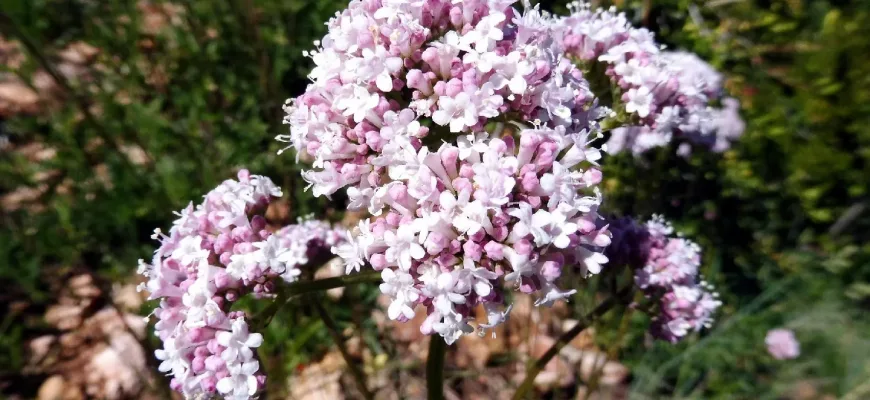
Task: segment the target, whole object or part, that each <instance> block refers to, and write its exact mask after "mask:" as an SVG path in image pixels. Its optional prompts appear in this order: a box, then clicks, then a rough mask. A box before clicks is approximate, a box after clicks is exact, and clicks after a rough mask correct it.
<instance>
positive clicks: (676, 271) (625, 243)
mask: <svg viewBox="0 0 870 400" xmlns="http://www.w3.org/2000/svg"><path fill="white" fill-rule="evenodd" d="M610 230H611V231H612V232H613V245H612V246H611V247H609V248H608V249H607V253H606V254H607V256H608V257H610V258H611V259H612V260H613V262H617V261H618V262H623V263H625V265H628V266H630V267H632V268H634V269H635V283H636V284H637V286H638V287H639V288H640V289H641V290H643V291H644V292H645V293H646V294H647V295H648V296H649V297H650V298H656V299H658V307H657V310H656V311H655V315H654V323H653V326H652V328H651V331H652V333H653V335H655V336H656V337H658V338H660V339H663V340H667V341H669V342H672V343H674V342H677V341H679V340H680V339H682V338H683V337H685V336H686V335H687V334H688V333H689V332H692V331H698V330H700V329H701V328H703V327H706V326H709V325H710V324H711V323H712V321H713V319H712V315H713V313H714V312H715V311H716V309H717V308H719V306H720V305H721V302H720V301H719V300H718V294H717V293H715V292H713V291H712V287H711V286H710V285H709V284H708V283H706V282H704V281H703V280H701V279H700V274H699V271H698V269H699V267H700V264H701V254H700V253H701V248H700V247H699V246H698V245H697V244H695V243H693V242H692V241H690V240H688V239H685V238H682V237H674V229H673V227H672V226H671V225H670V223H668V222H667V221H665V220H664V219H663V218H662V217H659V216H656V217H653V218H652V219H651V220H650V221H649V222H647V223H646V224H644V225H639V224H637V223H636V222H634V221H633V220H631V219H629V218H623V219H619V220H616V221H613V222H611V224H610Z"/></svg>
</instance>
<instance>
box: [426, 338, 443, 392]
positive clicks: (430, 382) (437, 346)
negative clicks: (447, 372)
mask: <svg viewBox="0 0 870 400" xmlns="http://www.w3.org/2000/svg"><path fill="white" fill-rule="evenodd" d="M446 353H447V343H445V342H444V339H442V338H441V336H438V335H432V336H430V337H429V358H428V359H427V360H426V389H427V390H426V392H427V398H428V399H429V400H443V399H444V355H445V354H446Z"/></svg>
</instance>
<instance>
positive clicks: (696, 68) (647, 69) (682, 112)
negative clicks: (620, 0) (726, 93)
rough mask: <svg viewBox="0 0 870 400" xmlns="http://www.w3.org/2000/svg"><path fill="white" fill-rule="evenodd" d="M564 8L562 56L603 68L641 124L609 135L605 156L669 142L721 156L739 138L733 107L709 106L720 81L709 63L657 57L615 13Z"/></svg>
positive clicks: (648, 39) (647, 40) (649, 40)
mask: <svg viewBox="0 0 870 400" xmlns="http://www.w3.org/2000/svg"><path fill="white" fill-rule="evenodd" d="M569 7H570V8H571V10H572V13H571V15H569V16H567V17H565V18H563V19H562V21H561V22H562V24H563V25H564V27H565V29H566V30H567V32H566V33H565V36H564V42H565V47H566V50H567V52H568V54H569V55H570V56H572V57H574V58H575V59H576V60H578V62H579V63H581V64H583V63H590V62H592V63H597V62H601V63H603V64H604V66H605V69H606V74H607V75H608V76H609V77H610V81H611V82H612V83H613V84H614V85H615V86H616V88H617V90H618V93H617V94H619V95H620V99H621V100H622V101H623V104H624V109H625V112H627V113H628V114H630V115H632V116H634V117H635V118H636V119H637V121H638V122H639V124H637V125H635V126H624V127H618V128H616V129H614V130H613V131H612V136H611V139H610V140H609V141H608V143H607V150H608V151H609V152H611V153H618V152H620V151H623V150H630V151H632V152H633V153H634V154H640V153H642V152H644V151H646V150H649V149H651V148H654V147H660V146H666V145H667V144H668V143H670V142H671V140H674V139H681V140H686V141H688V142H690V143H694V144H698V145H704V146H707V147H709V148H711V149H713V150H715V151H723V150H725V149H727V148H728V147H729V145H730V140H732V139H734V138H735V137H737V136H740V134H742V131H743V128H742V120H740V116H739V115H737V113H736V108H728V107H729V106H727V105H726V109H728V110H730V111H731V112H728V113H723V112H721V110H715V109H712V108H710V107H709V103H710V102H711V101H712V100H716V99H719V98H720V96H721V92H722V75H721V74H719V73H718V72H716V71H715V70H714V69H713V68H712V67H711V66H710V65H709V64H707V63H706V62H704V61H703V60H701V59H700V58H698V56H696V55H694V54H691V53H685V52H667V51H661V50H660V48H661V46H660V45H659V44H658V43H656V42H655V39H654V37H653V34H652V33H651V32H650V31H648V30H647V29H645V28H635V27H633V26H631V24H630V23H629V21H628V19H627V18H626V17H625V14H623V13H617V12H616V11H615V8H611V9H609V10H602V9H595V10H593V9H592V8H591V6H590V5H589V3H582V2H578V3H573V4H571V5H570V6H569ZM723 118H724V120H722V119H723ZM712 121H717V122H716V123H713V122H712ZM717 128H721V130H719V129H717ZM682 151H683V152H685V151H686V150H682Z"/></svg>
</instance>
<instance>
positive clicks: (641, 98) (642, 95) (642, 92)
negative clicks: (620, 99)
mask: <svg viewBox="0 0 870 400" xmlns="http://www.w3.org/2000/svg"><path fill="white" fill-rule="evenodd" d="M626 96H627V97H628V102H627V103H625V111H627V112H630V113H637V115H638V116H640V117H641V118H646V117H647V116H649V113H650V111H651V110H650V108H651V107H652V102H653V96H652V93H650V91H649V88H647V87H646V86H641V87H640V88H637V89H629V91H628V93H627V94H626Z"/></svg>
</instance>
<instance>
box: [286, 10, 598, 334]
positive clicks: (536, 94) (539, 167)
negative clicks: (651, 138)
mask: <svg viewBox="0 0 870 400" xmlns="http://www.w3.org/2000/svg"><path fill="white" fill-rule="evenodd" d="M512 3H513V1H511V0H496V1H480V0H471V1H446V0H433V1H425V2H423V1H406V0H354V1H351V3H350V5H349V6H348V8H347V9H346V10H344V11H343V12H341V13H340V14H338V15H337V16H336V17H335V18H333V19H332V20H330V22H329V23H328V26H329V33H328V34H327V35H326V36H325V37H324V38H323V40H322V41H319V42H318V43H316V45H318V46H320V47H319V48H318V49H317V50H316V51H313V52H311V53H309V55H310V56H311V58H312V60H313V61H314V63H315V65H316V66H315V68H314V70H313V71H312V72H311V74H310V75H309V77H310V78H311V80H312V83H311V84H310V85H309V87H308V88H307V90H306V92H305V93H304V94H303V95H302V96H300V97H298V98H296V99H294V100H291V101H289V102H288V105H287V106H286V111H287V117H286V118H285V122H286V123H288V124H289V125H290V135H286V136H280V137H279V138H278V139H279V140H282V141H286V142H289V143H290V144H291V147H294V148H295V149H296V150H297V151H298V152H306V153H308V154H310V155H311V156H313V158H314V164H313V166H314V168H315V169H313V170H310V171H306V172H305V173H304V178H305V179H306V180H307V181H308V182H309V183H310V185H311V187H313V192H314V194H315V195H316V196H320V195H330V194H332V193H335V192H336V191H338V190H340V189H342V188H347V189H346V190H347V194H348V197H349V198H350V208H352V209H368V211H369V212H370V214H371V215H372V216H374V217H375V218H374V219H373V220H366V221H363V222H361V223H360V224H359V226H357V227H356V228H355V229H354V231H353V233H352V236H353V238H352V239H350V240H349V241H348V243H346V244H344V245H341V246H337V247H336V248H335V250H334V251H335V252H336V253H337V254H339V255H340V256H341V257H342V258H343V259H344V260H345V265H346V270H347V272H350V271H353V270H359V269H360V268H361V267H362V266H363V265H366V264H368V265H371V266H372V267H373V268H374V269H375V270H378V271H381V273H382V276H383V280H384V283H383V284H382V285H381V286H380V288H381V291H382V292H383V293H384V294H386V295H388V296H389V297H391V298H392V302H391V305H390V306H389V309H388V315H389V317H390V318H392V319H394V320H403V321H404V320H409V319H411V318H412V317H413V316H414V315H415V313H416V311H415V309H416V308H423V309H425V310H426V313H427V315H428V318H427V319H426V321H425V322H424V323H423V325H422V327H421V331H422V332H424V333H426V334H434V333H437V334H439V335H441V336H442V337H444V338H445V340H447V342H449V343H452V342H453V341H455V340H456V339H458V338H459V337H460V336H461V335H462V334H464V333H469V332H471V331H473V330H474V327H472V325H471V322H473V320H472V318H473V315H474V313H473V312H472V311H473V309H474V308H475V307H477V306H479V305H482V306H483V307H484V308H485V309H486V310H487V314H488V315H489V318H488V320H487V321H484V322H481V323H478V324H477V328H479V329H480V331H481V333H482V332H483V330H485V329H488V328H491V327H493V326H495V325H496V324H498V323H501V322H502V321H504V319H505V318H506V315H507V312H508V310H509V309H510V308H509V307H505V304H504V301H505V293H504V290H506V289H514V290H519V291H522V292H524V293H536V294H538V295H539V300H538V304H541V305H550V304H552V303H553V302H554V301H556V300H559V299H564V298H567V297H568V296H570V295H571V294H573V293H575V290H570V289H562V288H560V287H559V285H558V281H559V277H560V276H561V271H562V268H563V267H564V266H566V265H573V264H579V265H581V266H582V267H583V268H584V269H585V271H587V272H588V273H597V272H598V271H599V270H600V269H601V264H603V263H605V262H606V261H607V259H606V257H604V255H603V254H602V248H603V247H604V246H606V245H607V244H608V243H609V234H608V232H607V231H606V230H602V229H598V228H597V227H596V221H597V219H598V213H597V210H598V206H599V205H600V203H601V195H600V192H599V190H598V188H597V186H598V184H599V182H600V181H601V172H600V170H599V168H598V166H597V160H598V159H599V158H600V156H601V155H600V152H599V150H598V149H597V148H596V147H594V146H592V142H593V141H594V140H596V139H598V138H599V137H601V135H600V132H599V129H598V121H599V120H600V119H601V118H602V117H604V116H606V115H609V113H610V112H609V110H607V109H604V108H600V107H598V106H597V105H596V102H595V101H594V96H593V94H592V93H591V92H590V91H589V85H588V82H587V81H586V80H585V79H584V78H583V75H582V73H581V72H580V71H579V70H578V69H577V68H576V67H575V66H574V65H573V64H572V63H571V62H570V61H569V60H568V59H566V58H564V57H563V54H564V53H565V49H564V48H563V47H562V45H561V42H562V41H561V39H560V36H559V35H560V32H559V31H558V30H557V29H556V28H557V27H558V26H557V24H556V22H557V20H556V19H554V18H553V17H551V16H549V15H547V14H545V13H542V12H540V11H539V10H537V9H535V8H529V7H527V8H526V9H525V10H524V11H523V12H520V11H518V10H516V9H514V8H511V7H510V5H511V4H512Z"/></svg>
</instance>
